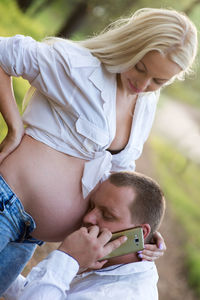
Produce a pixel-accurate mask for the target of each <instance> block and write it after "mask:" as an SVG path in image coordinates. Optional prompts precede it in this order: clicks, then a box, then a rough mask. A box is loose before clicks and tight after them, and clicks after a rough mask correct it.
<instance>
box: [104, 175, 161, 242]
mask: <svg viewBox="0 0 200 300" xmlns="http://www.w3.org/2000/svg"><path fill="white" fill-rule="evenodd" d="M108 180H109V181H110V183H112V184H113V185H115V186H118V187H123V186H128V187H131V188H132V189H133V191H134V192H135V197H134V201H133V203H132V204H131V206H130V212H131V216H132V220H133V222H134V223H137V225H140V224H149V225H150V226H151V233H150V235H149V237H148V240H150V239H151V237H152V235H153V233H154V232H155V231H156V230H157V229H158V228H159V225H160V223H161V222H162V219H163V216H164V212H165V198H164V194H163V192H162V190H161V188H160V186H159V185H158V183H157V182H156V181H155V180H153V179H152V178H150V177H148V176H146V175H144V174H141V173H137V172H117V173H112V174H111V175H110V176H109V178H108Z"/></svg>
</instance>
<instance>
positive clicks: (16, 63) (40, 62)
mask: <svg viewBox="0 0 200 300" xmlns="http://www.w3.org/2000/svg"><path fill="white" fill-rule="evenodd" d="M60 44H61V45H62V46H60ZM76 48H78V47H76V46H74V45H73V44H72V43H70V42H68V41H67V40H66V41H65V42H64V43H59V41H58V42H57V41H56V42H53V43H45V42H37V41H35V40H34V39H33V38H31V37H28V36H23V35H16V36H13V37H0V66H1V67H2V68H3V69H4V71H5V72H6V73H7V74H8V75H10V76H15V77H19V76H22V77H23V78H24V79H26V80H28V81H29V83H30V84H31V85H32V86H33V87H35V88H36V89H38V90H39V91H40V92H41V93H42V94H44V95H45V96H47V97H48V98H50V99H52V100H53V101H54V102H56V103H57V104H59V105H60V104H63V105H66V103H67V102H68V100H69V98H70V95H71V94H73V93H74V84H69V83H71V82H72V79H71V65H70V57H71V55H72V54H73V53H74V51H75V49H76ZM79 48H80V47H79ZM79 48H78V49H77V52H78V50H79V52H81V50H80V49H79ZM79 52H78V53H79ZM66 91H67V95H66Z"/></svg>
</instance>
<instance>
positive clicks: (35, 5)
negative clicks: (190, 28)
mask: <svg viewBox="0 0 200 300" xmlns="http://www.w3.org/2000/svg"><path fill="white" fill-rule="evenodd" d="M141 7H157V8H161V7H163V8H174V9H177V10H179V11H184V12H185V13H186V14H187V15H188V16H189V17H190V18H191V19H192V20H193V22H194V23H195V25H196V26H197V28H198V30H199V28H200V1H199V0H181V1H174V0H151V1H149V0H148V1H147V0H82V1H81V0H23V1H20V0H9V1H7V0H0V15H1V18H0V35H1V36H11V35H15V34H24V35H30V36H32V37H33V38H35V39H36V40H39V41H40V40H42V39H43V38H44V37H46V36H54V35H55V36H63V37H67V38H70V39H76V40H78V39H84V38H85V37H88V36H91V35H92V34H93V33H97V32H99V31H101V30H102V29H104V27H105V26H106V25H107V24H109V23H110V22H111V21H114V20H115V19H116V18H118V17H121V16H123V15H124V16H127V15H130V13H131V12H133V11H135V10H137V9H138V8H141ZM194 71H195V73H194V74H193V75H191V76H190V78H187V79H186V80H185V81H184V82H175V83H174V84H173V85H171V86H169V87H167V88H165V89H164V90H163V97H162V98H161V102H160V105H162V103H163V102H164V101H165V99H167V98H173V99H175V100H176V101H179V102H181V103H186V104H187V105H189V106H190V107H193V108H194V107H195V110H196V111H197V112H199V110H200V99H199V94H200V85H199V78H200V76H199V75H200V74H199V73H200V68H199V58H198V57H197V60H196V64H195V66H194ZM13 85H14V91H15V96H16V100H17V103H18V106H19V109H20V111H21V103H22V100H23V97H24V94H25V92H26V90H27V89H28V87H29V86H28V83H27V82H26V81H24V80H23V79H21V78H17V79H16V78H14V79H13ZM175 100H174V101H175ZM199 123H200V120H199V119H198V123H197V126H198V125H199ZM6 130H7V129H6V126H5V124H4V122H3V120H2V118H1V119H0V139H1V140H2V139H3V137H4V136H5V134H6ZM183 136H184V132H183ZM184 138H185V139H187V136H184ZM151 147H152V149H153V150H154V166H155V168H156V170H157V174H158V177H159V182H160V183H161V185H162V186H163V188H164V190H165V194H166V198H167V199H169V201H170V206H171V208H172V210H173V213H174V214H175V216H176V219H177V222H179V223H180V224H181V226H182V229H183V230H184V231H185V233H186V235H187V238H186V239H185V245H184V249H183V251H185V254H186V256H185V257H186V259H185V262H184V263H185V265H186V267H187V270H188V274H187V277H188V281H189V283H190V285H191V286H192V287H193V288H194V289H195V291H196V293H197V294H198V295H200V251H199V249H200V236H199V226H200V221H199V220H200V209H199V207H200V189H199V186H200V168H199V162H198V161H193V160H191V159H188V157H187V153H183V152H182V151H181V150H180V149H178V148H177V147H176V143H174V142H170V140H168V139H166V138H164V137H163V138H161V137H158V136H156V135H155V136H154V135H153V136H152V137H151ZM168 247H169V245H168Z"/></svg>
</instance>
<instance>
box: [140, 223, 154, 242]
mask: <svg viewBox="0 0 200 300" xmlns="http://www.w3.org/2000/svg"><path fill="white" fill-rule="evenodd" d="M140 226H141V227H142V230H143V236H144V240H145V239H146V238H147V237H148V236H149V234H150V232H151V226H150V225H149V224H142V225H140Z"/></svg>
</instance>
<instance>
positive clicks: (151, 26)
mask: <svg viewBox="0 0 200 300" xmlns="http://www.w3.org/2000/svg"><path fill="white" fill-rule="evenodd" d="M58 40H63V41H65V39H61V38H54V37H53V38H52V37H50V38H47V39H45V40H44V42H46V43H48V44H53V43H55V42H56V41H58ZM75 43H78V44H80V45H81V46H83V47H85V48H87V49H89V51H90V52H91V53H92V54H93V55H94V56H95V57H97V58H98V59H99V60H100V61H101V62H102V63H103V64H104V66H105V68H106V69H107V70H108V71H109V72H111V73H121V72H124V71H127V70H129V69H131V68H132V67H133V66H135V64H136V63H137V62H138V61H139V60H141V59H142V58H143V57H144V55H145V54H147V53H148V52H150V51H153V50H156V51H159V52H160V53H162V54H163V55H167V57H168V58H169V59H170V60H172V61H173V62H175V63H177V64H178V65H179V66H180V68H181V70H182V71H181V72H180V73H178V74H177V75H176V76H175V77H173V78H172V80H170V82H168V84H169V83H171V82H172V81H173V80H174V79H176V78H178V79H179V80H183V79H184V78H185V74H189V73H191V71H192V64H193V62H194V60H195V57H196V54H197V44H198V42H197V29H196V27H195V25H194V24H193V23H192V21H191V20H190V19H189V18H188V17H187V16H186V15H184V14H183V13H181V12H177V11H176V10H171V9H158V8H142V9H139V10H137V11H136V12H135V13H134V14H133V15H132V16H131V17H129V18H122V19H119V20H117V21H115V22H113V23H111V24H110V25H109V26H108V27H107V28H106V29H105V30H103V31H102V32H101V33H100V34H98V35H96V36H93V37H91V38H89V39H86V40H83V41H78V42H75ZM31 90H32V91H33V89H32V88H31ZM31 94H32V92H31V91H29V95H26V96H25V101H24V102H25V103H27V98H30V95H31Z"/></svg>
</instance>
